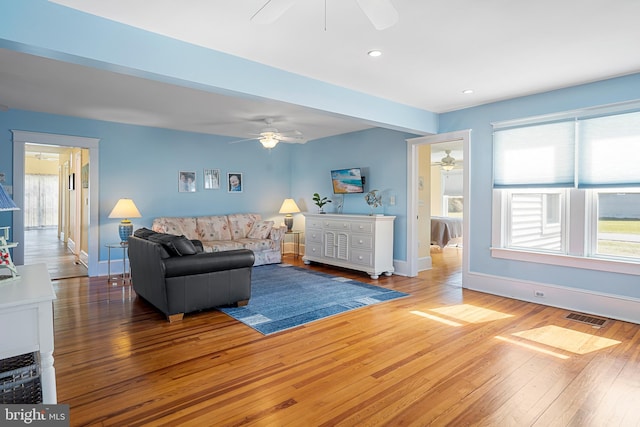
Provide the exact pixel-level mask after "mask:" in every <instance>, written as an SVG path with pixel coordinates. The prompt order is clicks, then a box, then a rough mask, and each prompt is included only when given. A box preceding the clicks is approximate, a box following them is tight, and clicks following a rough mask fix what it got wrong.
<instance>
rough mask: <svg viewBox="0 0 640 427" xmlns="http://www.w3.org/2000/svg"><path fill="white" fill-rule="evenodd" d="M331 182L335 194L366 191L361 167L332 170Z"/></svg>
mask: <svg viewBox="0 0 640 427" xmlns="http://www.w3.org/2000/svg"><path fill="white" fill-rule="evenodd" d="M331 182H332V183H333V192H334V193H335V194H342V193H362V192H363V191H364V189H363V188H362V176H361V174H360V168H352V169H340V170H334V171H331Z"/></svg>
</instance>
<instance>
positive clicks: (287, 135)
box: [230, 119, 307, 149]
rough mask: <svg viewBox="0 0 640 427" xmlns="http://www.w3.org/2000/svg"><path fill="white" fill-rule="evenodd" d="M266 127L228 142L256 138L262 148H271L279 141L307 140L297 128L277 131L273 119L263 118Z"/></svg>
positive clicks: (233, 142)
mask: <svg viewBox="0 0 640 427" xmlns="http://www.w3.org/2000/svg"><path fill="white" fill-rule="evenodd" d="M264 122H265V124H266V125H267V127H265V128H264V129H262V131H261V132H260V133H259V134H253V135H255V136H254V137H252V138H245V139H239V140H237V141H231V142H230V144H235V143H237V142H243V141H253V140H258V141H260V143H261V144H262V146H263V147H264V148H268V149H272V148H273V147H275V146H276V145H278V143H279V142H287V143H291V144H304V143H305V142H307V140H306V139H305V138H304V136H303V135H302V132H300V131H298V130H288V131H282V132H281V131H279V130H278V129H276V128H275V127H273V119H264Z"/></svg>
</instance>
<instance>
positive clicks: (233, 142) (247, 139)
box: [229, 136, 260, 144]
mask: <svg viewBox="0 0 640 427" xmlns="http://www.w3.org/2000/svg"><path fill="white" fill-rule="evenodd" d="M257 139H260V137H259V136H258V137H257V138H245V139H237V140H235V141H229V144H237V143H238V142H245V141H255V140H257Z"/></svg>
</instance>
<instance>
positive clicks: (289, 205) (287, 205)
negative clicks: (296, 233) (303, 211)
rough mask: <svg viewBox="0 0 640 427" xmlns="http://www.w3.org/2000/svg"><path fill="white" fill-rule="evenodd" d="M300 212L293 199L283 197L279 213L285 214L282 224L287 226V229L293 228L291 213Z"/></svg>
mask: <svg viewBox="0 0 640 427" xmlns="http://www.w3.org/2000/svg"><path fill="white" fill-rule="evenodd" d="M298 212H300V209H299V208H298V205H296V202H295V200H293V199H284V202H282V206H280V211H279V213H281V214H286V215H285V216H284V225H286V226H287V231H291V229H292V228H293V215H291V214H294V213H298Z"/></svg>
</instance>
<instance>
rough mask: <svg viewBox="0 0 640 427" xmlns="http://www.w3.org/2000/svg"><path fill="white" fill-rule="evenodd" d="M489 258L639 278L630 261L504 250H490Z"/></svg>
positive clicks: (638, 267)
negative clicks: (606, 272) (629, 275)
mask: <svg viewBox="0 0 640 427" xmlns="http://www.w3.org/2000/svg"><path fill="white" fill-rule="evenodd" d="M491 256H492V257H493V258H500V259H510V260H514V261H525V262H535V263H539V264H549V265H559V266H562V267H571V268H582V269H588V270H598V271H608V272H610V273H621V274H632V275H634V276H640V263H637V262H630V261H614V260H609V259H601V258H586V257H580V256H572V255H559V254H550V253H542V252H530V251H522V250H515V249H504V248H491Z"/></svg>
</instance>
